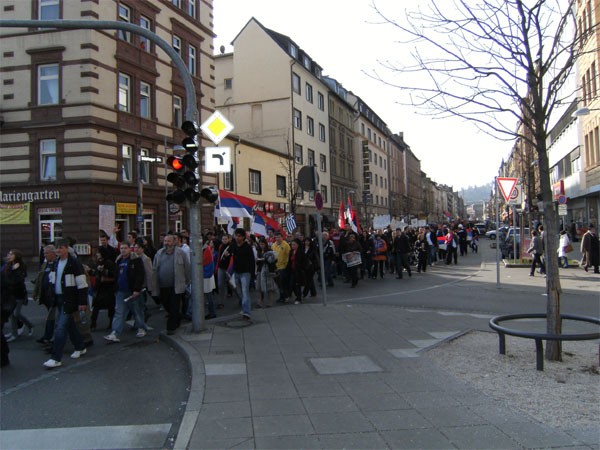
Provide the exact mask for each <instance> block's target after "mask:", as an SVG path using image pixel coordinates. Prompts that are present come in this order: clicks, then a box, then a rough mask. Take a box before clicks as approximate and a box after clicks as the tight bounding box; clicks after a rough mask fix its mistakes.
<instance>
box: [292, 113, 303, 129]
mask: <svg viewBox="0 0 600 450" xmlns="http://www.w3.org/2000/svg"><path fill="white" fill-rule="evenodd" d="M293 122H294V128H297V129H299V130H301V129H302V113H301V112H300V110H299V109H296V108H294V117H293Z"/></svg>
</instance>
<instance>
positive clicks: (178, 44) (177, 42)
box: [172, 35, 181, 55]
mask: <svg viewBox="0 0 600 450" xmlns="http://www.w3.org/2000/svg"><path fill="white" fill-rule="evenodd" d="M172 47H173V50H175V51H176V52H177V53H179V55H181V38H180V37H179V36H175V35H173V44H172Z"/></svg>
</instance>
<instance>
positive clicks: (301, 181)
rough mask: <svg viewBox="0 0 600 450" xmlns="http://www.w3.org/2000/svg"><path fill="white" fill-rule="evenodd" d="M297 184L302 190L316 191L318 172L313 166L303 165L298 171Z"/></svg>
mask: <svg viewBox="0 0 600 450" xmlns="http://www.w3.org/2000/svg"><path fill="white" fill-rule="evenodd" d="M298 185H299V186H300V188H301V189H302V190H303V191H316V190H317V189H318V188H317V186H319V174H318V173H317V171H316V170H315V168H314V167H313V166H304V167H303V168H302V169H300V170H299V171H298Z"/></svg>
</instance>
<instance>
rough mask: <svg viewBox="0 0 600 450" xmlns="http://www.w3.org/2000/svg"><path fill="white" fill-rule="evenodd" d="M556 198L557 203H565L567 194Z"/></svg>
mask: <svg viewBox="0 0 600 450" xmlns="http://www.w3.org/2000/svg"><path fill="white" fill-rule="evenodd" d="M557 200H558V204H559V205H566V204H567V196H566V195H559V196H558V199H557Z"/></svg>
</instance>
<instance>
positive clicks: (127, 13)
mask: <svg viewBox="0 0 600 450" xmlns="http://www.w3.org/2000/svg"><path fill="white" fill-rule="evenodd" d="M119 22H127V23H130V22H131V10H130V9H129V8H128V7H127V6H125V5H122V4H119ZM119 39H121V40H123V41H126V42H131V33H130V32H129V31H125V30H119Z"/></svg>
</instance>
